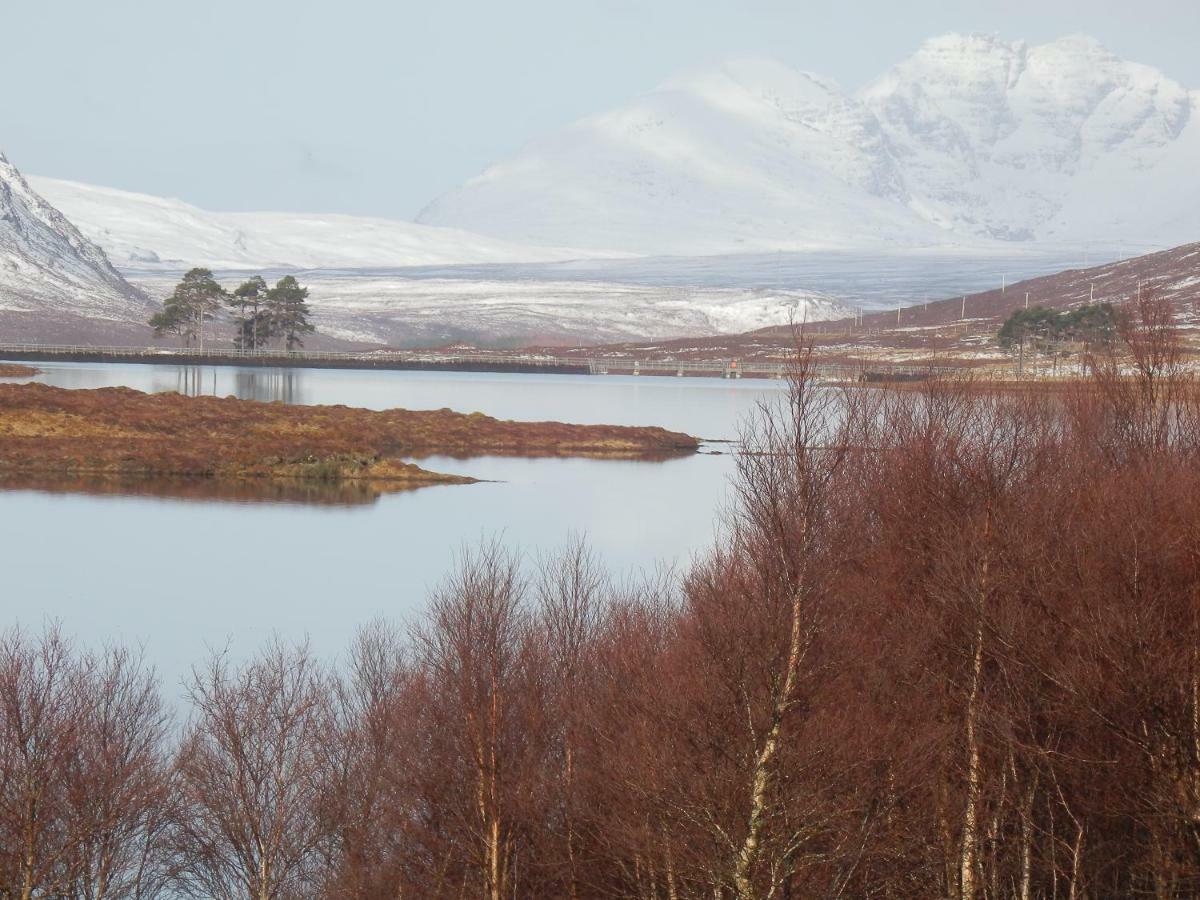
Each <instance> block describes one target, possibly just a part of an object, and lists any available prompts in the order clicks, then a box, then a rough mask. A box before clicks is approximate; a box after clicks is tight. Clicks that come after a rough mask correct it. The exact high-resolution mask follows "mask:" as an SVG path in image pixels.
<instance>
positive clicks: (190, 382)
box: [175, 366, 217, 397]
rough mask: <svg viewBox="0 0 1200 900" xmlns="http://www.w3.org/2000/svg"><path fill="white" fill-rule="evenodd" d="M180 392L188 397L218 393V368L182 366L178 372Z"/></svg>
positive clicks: (178, 388)
mask: <svg viewBox="0 0 1200 900" xmlns="http://www.w3.org/2000/svg"><path fill="white" fill-rule="evenodd" d="M176 378H177V382H178V384H177V386H176V388H175V390H176V391H178V392H179V393H181V394H183V395H185V396H187V397H199V396H200V395H201V394H216V392H217V370H216V369H205V368H203V367H201V366H180V367H179V370H178V373H177V376H176Z"/></svg>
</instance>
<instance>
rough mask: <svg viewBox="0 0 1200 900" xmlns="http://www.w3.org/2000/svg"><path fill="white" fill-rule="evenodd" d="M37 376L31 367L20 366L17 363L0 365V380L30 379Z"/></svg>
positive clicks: (35, 370)
mask: <svg viewBox="0 0 1200 900" xmlns="http://www.w3.org/2000/svg"><path fill="white" fill-rule="evenodd" d="M36 374H38V370H37V369H35V368H33V366H22V365H19V364H17V363H0V378H32V377H33V376H34V375H36Z"/></svg>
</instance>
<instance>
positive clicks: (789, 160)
mask: <svg viewBox="0 0 1200 900" xmlns="http://www.w3.org/2000/svg"><path fill="white" fill-rule="evenodd" d="M1197 160H1200V92H1197V91H1189V90H1188V89H1187V88H1185V87H1183V86H1182V85H1180V84H1179V83H1177V82H1175V81H1173V80H1172V79H1170V78H1168V77H1167V76H1166V75H1164V74H1163V73H1161V72H1159V71H1157V70H1156V69H1153V68H1151V67H1149V66H1144V65H1140V64H1136V63H1130V62H1126V61H1124V60H1122V59H1120V58H1118V57H1117V56H1115V55H1114V54H1112V53H1110V52H1109V51H1107V50H1105V49H1104V48H1103V47H1102V46H1101V45H1100V44H1099V43H1098V42H1096V41H1095V40H1093V39H1091V38H1087V37H1082V36H1071V37H1066V38H1062V39H1059V40H1057V41H1052V42H1050V43H1047V44H1043V45H1040V46H1032V47H1031V46H1029V45H1027V44H1025V43H1024V42H1019V41H1018V42H1006V41H1003V40H1001V39H999V38H997V37H994V36H987V35H946V36H943V37H938V38H933V39H931V40H929V41H927V42H925V43H924V44H923V45H922V46H921V47H920V49H918V51H917V52H916V53H915V54H914V55H913V56H911V57H910V58H909V59H907V60H905V61H904V62H902V63H900V64H899V65H897V66H895V67H894V68H892V69H891V70H890V71H889V72H887V73H886V74H884V75H883V76H881V77H880V78H878V79H877V80H875V81H874V82H872V83H871V84H869V85H867V86H866V87H865V88H863V89H862V90H860V91H858V92H857V93H853V94H851V93H847V92H845V91H843V90H842V89H841V88H839V87H838V86H837V85H836V84H834V83H833V82H831V81H829V80H827V79H824V78H821V77H819V76H817V75H812V74H809V73H803V72H797V71H794V70H792V69H790V68H788V67H786V66H783V65H781V64H779V63H777V62H773V61H770V60H753V59H751V60H731V61H727V62H724V63H721V64H719V65H717V66H715V67H710V68H706V69H702V70H698V71H694V72H689V73H685V74H683V75H680V76H678V77H676V78H673V79H671V80H669V81H667V82H666V83H664V84H663V85H661V86H660V87H659V88H658V89H657V90H655V91H653V92H651V93H649V94H646V95H644V96H642V97H639V98H637V99H636V100H634V101H632V102H631V103H629V104H627V105H625V106H622V107H620V108H618V109H615V110H611V111H608V112H605V113H601V114H599V115H595V116H590V117H588V118H585V119H583V120H580V121H578V122H576V123H574V124H573V125H570V126H568V127H567V128H565V129H563V130H561V131H559V132H557V133H555V134H552V135H549V136H547V137H544V138H542V139H539V140H536V141H534V142H532V143H531V144H529V145H528V146H527V147H526V148H524V149H523V150H522V151H520V152H519V153H518V154H516V155H515V156H514V157H512V158H510V159H508V160H504V161H502V162H499V163H497V164H496V165H493V166H491V167H489V168H488V169H486V170H485V171H484V172H482V173H481V174H480V175H478V176H476V177H475V178H472V179H471V180H470V181H468V182H467V183H466V184H464V185H463V186H462V187H460V188H459V189H457V190H455V191H452V192H450V193H448V194H446V195H444V196H442V197H439V198H438V199H436V200H434V201H433V202H432V203H431V204H430V205H429V206H428V207H426V209H425V210H424V211H422V213H421V214H420V215H419V216H418V221H419V222H424V223H429V224H437V225H453V226H457V227H462V228H470V229H472V230H474V231H477V232H482V233H485V234H490V235H494V236H497V237H504V238H506V239H509V240H516V241H523V242H534V243H537V242H546V241H548V240H550V239H551V237H553V239H554V240H556V241H557V242H559V243H566V244H569V245H571V246H577V247H583V248H592V249H606V250H619V251H625V252H633V253H644V254H664V253H665V254H672V253H673V254H680V255H697V254H708V253H727V252H741V251H752V250H759V251H763V250H777V249H779V250H803V249H821V248H829V249H848V248H852V249H869V248H872V247H882V248H886V247H915V246H954V245H966V246H970V247H979V248H986V247H989V246H995V245H996V244H997V243H999V242H1028V241H1057V242H1078V243H1083V242H1089V241H1107V242H1111V243H1113V244H1116V243H1117V242H1118V241H1119V240H1122V239H1128V240H1130V241H1132V242H1137V243H1139V244H1144V243H1158V244H1162V245H1176V244H1180V243H1184V242H1186V241H1189V240H1194V239H1195V238H1196V237H1197V235H1200V179H1198V178H1197V176H1196V174H1195V163H1196V161H1197Z"/></svg>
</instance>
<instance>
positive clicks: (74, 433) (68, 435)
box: [0, 384, 698, 489]
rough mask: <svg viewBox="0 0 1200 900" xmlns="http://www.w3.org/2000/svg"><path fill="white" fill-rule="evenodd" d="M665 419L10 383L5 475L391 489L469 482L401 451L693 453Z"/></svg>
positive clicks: (1, 415)
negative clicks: (648, 423)
mask: <svg viewBox="0 0 1200 900" xmlns="http://www.w3.org/2000/svg"><path fill="white" fill-rule="evenodd" d="M697 446H698V442H697V441H696V439H695V438H692V437H689V436H688V435H684V434H678V433H676V432H670V431H665V430H664V429H661V428H629V427H619V426H606V425H564V424H561V423H558V422H510V421H501V420H498V419H493V418H490V417H488V416H484V415H481V414H479V413H473V414H469V415H467V414H463V413H456V412H452V411H450V410H448V409H441V410H434V411H429V412H418V411H410V410H401V409H393V410H387V411H382V412H379V411H373V410H366V409H354V408H350V407H346V406H291V405H285V404H280V403H259V402H256V401H250V400H237V399H234V398H215V397H184V396H181V395H179V394H143V393H141V392H139V391H134V390H131V389H128V388H101V389H99V390H64V389H61V388H54V387H48V386H46V385H42V384H0V475H2V476H4V477H6V478H12V477H17V476H30V475H33V474H38V475H47V474H58V475H63V476H71V477H78V476H83V475H87V476H105V477H111V478H126V479H127V478H130V477H163V476H174V477H178V476H188V477H209V478H216V479H222V480H231V479H250V478H271V479H288V480H308V481H322V482H339V481H346V480H362V481H368V482H371V483H373V484H378V485H380V486H381V487H382V488H384V489H398V488H402V487H405V486H412V485H416V484H425V483H447V482H455V483H461V482H468V481H470V480H471V479H469V478H463V477H460V476H455V475H442V474H439V473H436V472H429V471H426V470H425V469H422V468H420V467H419V466H416V465H414V464H412V463H408V462H404V461H402V458H404V457H407V458H420V457H424V456H431V455H434V454H436V455H443V456H456V457H470V456H481V455H505V456H572V457H593V458H647V457H654V456H662V455H670V454H677V453H687V452H694V451H695V450H696V448H697Z"/></svg>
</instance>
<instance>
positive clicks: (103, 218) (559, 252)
mask: <svg viewBox="0 0 1200 900" xmlns="http://www.w3.org/2000/svg"><path fill="white" fill-rule="evenodd" d="M29 181H30V183H31V184H32V185H33V186H34V187H35V188H37V190H38V191H39V192H40V193H41V194H42V195H43V196H45V197H47V198H48V199H49V200H50V201H51V202H52V203H54V205H55V206H57V207H58V208H59V209H61V210H62V211H63V212H64V213H65V214H66V215H67V216H69V217H70V219H71V221H72V222H74V223H75V224H76V225H78V226H79V229H80V230H81V231H82V232H83V233H84V234H86V235H87V236H88V237H89V238H90V239H91V240H93V241H95V242H96V243H97V244H99V245H100V246H101V247H103V248H104V249H105V250H106V251H107V252H108V255H109V257H110V258H111V259H112V260H113V262H114V263H115V264H116V265H118V266H120V267H121V268H122V269H124V270H131V269H135V270H146V269H161V270H170V271H180V270H183V269H188V268H190V267H192V266H205V267H207V268H212V269H244V270H255V269H276V268H294V269H322V268H327V269H337V268H354V269H361V268H394V267H403V266H435V265H457V264H463V263H471V264H478V263H498V262H540V261H555V260H566V259H574V258H576V257H578V256H579V255H580V253H579V252H578V251H570V250H563V249H556V248H547V247H536V248H535V247H529V246H521V245H517V244H514V243H511V242H508V241H504V240H498V239H496V238H491V237H483V236H481V235H477V234H469V233H467V232H464V231H460V230H458V229H455V228H435V227H432V226H429V225H415V224H413V223H412V222H400V221H396V220H392V219H373V218H366V217H363V216H347V215H335V214H330V213H277V212H234V213H231V212H212V211H210V210H205V209H200V208H199V207H196V206H192V205H191V204H188V203H184V202H183V201H182V200H173V199H168V198H166V197H153V196H150V195H148V194H137V193H133V192H130V191H121V190H116V189H115V188H107V187H99V186H96V185H90V184H80V183H78V182H74V181H63V180H61V179H58V178H45V177H41V176H30V178H29Z"/></svg>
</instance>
